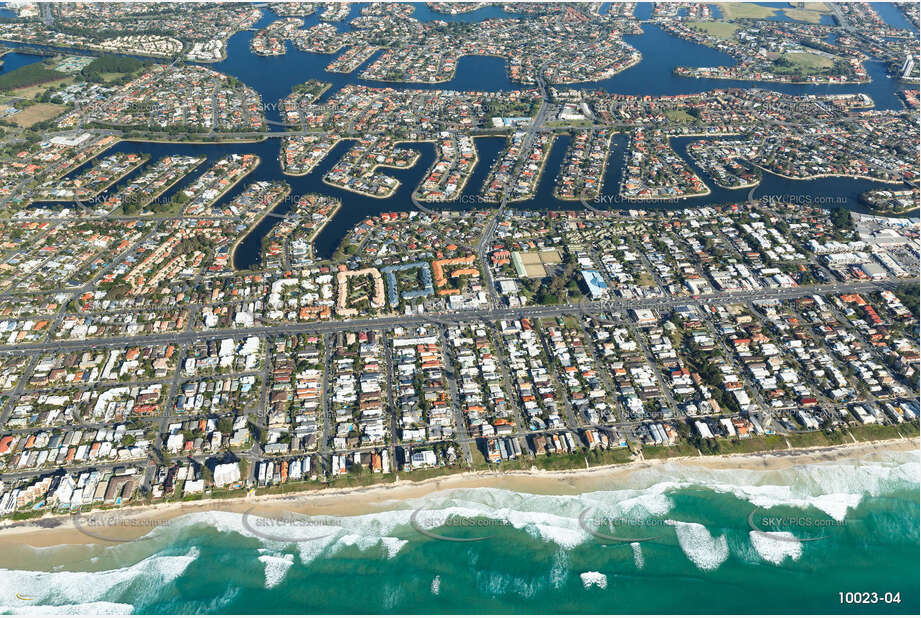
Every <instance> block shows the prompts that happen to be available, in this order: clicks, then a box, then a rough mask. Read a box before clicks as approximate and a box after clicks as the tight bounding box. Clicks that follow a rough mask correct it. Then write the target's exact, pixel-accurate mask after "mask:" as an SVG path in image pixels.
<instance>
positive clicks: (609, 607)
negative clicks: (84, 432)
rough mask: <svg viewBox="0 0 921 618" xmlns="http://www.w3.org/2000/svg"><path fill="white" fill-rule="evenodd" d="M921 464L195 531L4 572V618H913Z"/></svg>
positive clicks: (49, 553) (238, 520) (683, 466)
mask: <svg viewBox="0 0 921 618" xmlns="http://www.w3.org/2000/svg"><path fill="white" fill-rule="evenodd" d="M918 457H919V452H918V451H909V452H882V453H879V454H877V455H875V456H873V457H872V458H869V459H866V458H865V459H864V460H860V461H857V460H840V461H836V462H829V463H812V464H803V465H796V466H793V467H787V468H785V469H779V470H768V469H764V470H761V469H759V470H752V469H732V468H728V469H711V468H705V467H701V466H695V465H693V464H688V463H686V462H685V463H677V462H673V463H665V464H662V465H656V466H651V467H649V468H646V469H639V470H636V471H635V472H633V473H631V474H629V475H627V476H625V475H620V476H619V477H618V479H617V481H616V485H615V484H614V483H615V481H613V480H604V478H598V479H595V480H593V481H592V482H593V483H594V484H595V485H597V486H598V488H597V489H595V488H593V489H591V490H590V491H579V492H578V493H573V494H561V493H559V492H558V494H556V495H553V494H538V493H523V492H516V491H510V490H507V489H496V488H481V489H455V490H450V491H441V492H437V493H433V494H429V495H427V496H425V497H422V498H416V499H412V500H399V501H392V502H391V503H387V504H386V505H385V507H386V510H383V511H379V512H375V513H372V514H367V515H359V516H351V517H342V518H334V517H330V516H323V517H319V516H314V517H310V516H304V517H300V516H298V517H297V518H290V517H287V516H285V517H282V516H280V515H277V514H276V515H271V516H264V517H263V516H260V515H258V514H255V513H248V514H239V513H228V512H215V511H210V512H200V513H194V514H188V515H184V516H182V517H180V518H177V519H174V520H172V521H170V522H169V523H166V524H164V525H161V526H159V527H157V528H155V529H154V530H153V531H151V532H150V533H149V534H147V535H146V536H144V537H142V538H141V539H138V540H136V541H132V542H127V543H119V544H114V545H113V544H108V545H105V544H95V545H93V544H91V545H62V546H53V547H50V548H43V549H33V548H24V549H22V550H21V551H19V550H18V549H17V551H15V552H10V551H9V550H7V551H5V552H3V554H4V556H3V557H0V564H2V565H3V566H4V567H6V568H4V569H0V612H4V613H36V612H37V613H49V612H67V613H140V614H143V613H335V612H349V613H567V612H580V613H612V612H613V613H616V612H629V613H669V612H679V613H691V614H694V613H727V612H730V613H815V614H819V613H851V612H853V613H865V612H872V613H899V614H916V613H918V610H919V592H918V581H919V563H918V552H919V473H921V466H919V461H918ZM557 485H558V484H557ZM606 485H607V486H606ZM438 537H444V538H438ZM612 537H613V538H612ZM446 539H453V540H446ZM474 539H480V540H474ZM7 547H9V546H7ZM14 555H15V558H14ZM11 563H12V565H14V566H11ZM844 593H852V594H850V595H848V597H849V598H852V597H853V596H854V595H853V593H876V595H877V597H876V598H877V603H875V604H872V605H867V604H842V602H841V601H842V594H844ZM887 593H888V594H889V596H886V595H887ZM896 594H897V595H898V596H897V597H896V596H895V595H896ZM22 597H25V598H26V599H28V600H22ZM858 598H859V597H858ZM867 598H868V599H869V598H870V597H867ZM886 600H888V601H889V602H888V603H887V602H886Z"/></svg>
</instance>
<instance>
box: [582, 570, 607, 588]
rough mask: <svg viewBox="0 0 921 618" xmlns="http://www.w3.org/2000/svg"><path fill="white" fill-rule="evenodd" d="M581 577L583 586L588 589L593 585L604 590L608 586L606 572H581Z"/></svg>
mask: <svg viewBox="0 0 921 618" xmlns="http://www.w3.org/2000/svg"><path fill="white" fill-rule="evenodd" d="M579 577H580V578H581V579H582V587H583V588H585V589H586V590H588V589H589V588H591V587H592V586H594V587H596V588H601V589H602V590H604V589H605V588H607V587H608V576H607V575H605V574H604V573H599V572H598V571H587V572H585V573H579Z"/></svg>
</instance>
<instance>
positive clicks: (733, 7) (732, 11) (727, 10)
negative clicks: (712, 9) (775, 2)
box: [718, 2, 777, 19]
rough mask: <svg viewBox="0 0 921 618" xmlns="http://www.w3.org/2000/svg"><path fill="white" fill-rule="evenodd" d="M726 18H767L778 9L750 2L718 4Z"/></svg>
mask: <svg viewBox="0 0 921 618" xmlns="http://www.w3.org/2000/svg"><path fill="white" fill-rule="evenodd" d="M718 7H719V9H720V11H721V12H722V13H723V17H724V18H725V19H745V18H748V19H766V18H768V17H770V16H772V15H773V14H774V13H776V12H777V9H776V8H774V7H770V6H761V5H760V4H750V3H748V2H727V3H726V4H719V5H718Z"/></svg>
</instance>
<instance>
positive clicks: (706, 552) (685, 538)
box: [668, 520, 729, 571]
mask: <svg viewBox="0 0 921 618" xmlns="http://www.w3.org/2000/svg"><path fill="white" fill-rule="evenodd" d="M668 523H669V524H670V525H672V526H674V527H675V534H676V535H678V544H679V545H680V546H681V550H682V551H683V552H684V555H685V556H687V557H688V559H689V560H690V561H691V562H693V563H694V564H695V565H697V568H698V569H701V570H703V571H713V570H715V569H717V568H719V566H720V565H721V564H723V562H725V560H726V558H728V557H729V543H728V542H727V541H726V535H725V534H722V535H720V536H718V537H715V538H714V537H713V536H711V535H710V531H709V530H707V528H706V527H705V526H704V525H702V524H698V523H696V522H684V521H671V520H669V521H668Z"/></svg>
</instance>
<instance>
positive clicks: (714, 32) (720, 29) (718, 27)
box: [688, 21, 742, 39]
mask: <svg viewBox="0 0 921 618" xmlns="http://www.w3.org/2000/svg"><path fill="white" fill-rule="evenodd" d="M688 27H690V28H691V29H692V30H699V31H701V32H706V33H707V34H709V35H710V36H715V37H716V38H718V39H732V38H735V35H736V32H738V31H739V30H740V29H741V28H742V26H740V25H739V24H733V23H730V22H728V21H689V22H688Z"/></svg>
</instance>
